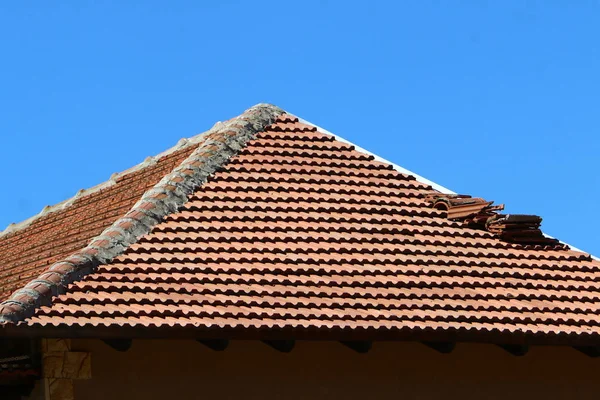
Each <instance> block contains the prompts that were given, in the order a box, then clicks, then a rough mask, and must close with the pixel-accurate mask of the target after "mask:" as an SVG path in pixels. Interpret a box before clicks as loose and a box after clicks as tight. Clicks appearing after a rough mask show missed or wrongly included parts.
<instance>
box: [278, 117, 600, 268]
mask: <svg viewBox="0 0 600 400" xmlns="http://www.w3.org/2000/svg"><path fill="white" fill-rule="evenodd" d="M288 114H290V115H294V114H292V113H289V112H288ZM294 117H296V118H298V121H300V122H301V123H303V124H306V125H310V126H314V127H315V128H317V130H318V131H319V132H321V133H325V134H327V135H331V136H333V137H335V139H336V140H338V141H340V142H343V143H347V144H349V145H352V146H354V148H355V149H356V150H357V151H360V152H362V153H365V154H368V155H370V156H373V157H374V159H375V160H376V161H380V162H383V163H386V164H389V165H391V166H392V168H394V169H395V170H396V171H398V172H400V173H402V174H407V175H412V176H413V177H414V178H415V179H416V180H417V181H419V182H421V183H424V184H426V185H429V186H431V187H432V188H433V189H434V190H437V191H438V192H440V193H444V194H457V193H456V192H454V191H452V190H450V189H448V188H446V187H444V186H442V185H439V184H437V183H435V182H433V181H431V180H429V179H427V178H425V177H423V176H421V175H419V174H416V173H414V172H412V171H409V170H408V169H406V168H403V167H401V166H399V165H398V164H395V163H393V162H391V161H388V160H386V159H385V158H383V157H380V156H378V155H377V154H375V153H372V152H370V151H369V150H366V149H364V148H362V147H360V146H358V145H356V144H355V143H352V142H351V141H349V140H346V139H344V138H343V137H341V136H339V135H336V134H335V133H332V132H330V131H328V130H327V129H324V128H322V127H320V126H319V125H316V124H313V123H312V122H310V121H307V120H305V119H303V118H300V117H299V116H297V115H294ZM542 234H543V235H544V236H545V237H547V238H550V239H556V240H558V241H559V242H560V243H562V244H564V245H566V246H568V247H569V248H570V249H571V250H572V251H576V252H579V253H584V254H588V255H589V256H590V257H591V258H592V259H594V260H596V261H600V257H597V256H595V255H594V254H592V253H589V252H587V251H584V250H581V249H579V248H577V247H575V246H573V245H571V244H569V243H566V242H564V241H562V240H560V239H557V238H555V237H553V236H550V235H548V234H546V233H544V232H542Z"/></svg>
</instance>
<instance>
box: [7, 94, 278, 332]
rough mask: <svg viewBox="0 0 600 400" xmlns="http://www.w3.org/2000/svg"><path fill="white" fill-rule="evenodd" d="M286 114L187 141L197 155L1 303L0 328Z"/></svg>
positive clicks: (148, 226) (125, 241) (217, 128)
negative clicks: (100, 231)
mask: <svg viewBox="0 0 600 400" xmlns="http://www.w3.org/2000/svg"><path fill="white" fill-rule="evenodd" d="M284 113H285V111H284V110H282V109H280V108H279V107H276V106H273V105H270V104H264V103H261V104H257V105H255V106H253V107H251V108H249V109H248V110H246V111H245V112H244V113H242V114H241V115H239V116H237V117H235V118H233V119H230V120H228V121H225V122H218V123H216V124H215V125H214V126H213V127H212V128H211V129H209V130H208V131H206V132H204V133H203V134H200V135H198V136H196V137H195V138H193V139H191V141H194V142H196V143H199V145H198V147H197V148H196V150H194V151H193V152H192V154H190V156H188V157H187V158H186V159H185V160H184V161H182V162H181V164H180V165H179V166H177V167H176V168H175V169H173V170H172V171H171V172H170V173H169V174H167V175H165V176H164V177H163V178H162V179H161V180H160V181H159V182H158V183H157V184H156V185H155V186H154V187H152V188H150V189H149V190H147V191H146V192H145V193H144V194H143V195H142V197H141V199H140V200H139V201H138V202H137V203H136V204H135V205H134V206H133V207H132V208H131V209H130V210H129V212H127V214H125V215H124V216H123V217H121V218H119V219H118V220H116V221H115V222H114V223H113V224H112V225H111V226H109V227H108V228H107V229H105V230H104V231H103V232H102V233H101V234H100V235H99V236H96V237H95V238H93V239H91V241H90V242H89V244H88V245H87V246H86V247H85V248H83V249H81V250H79V251H77V252H75V253H74V254H72V255H71V256H69V257H67V258H65V259H63V260H61V261H58V262H56V263H54V264H52V266H50V268H48V269H47V270H45V271H44V272H42V273H41V274H40V275H39V276H38V277H37V278H35V279H33V280H31V281H30V282H29V283H27V284H26V285H25V286H24V287H22V288H20V289H18V290H16V291H15V292H14V293H13V294H12V295H11V296H10V297H9V298H8V299H7V300H5V301H3V302H2V303H1V304H0V326H1V325H6V324H16V323H18V322H21V321H23V320H25V319H26V318H28V317H30V316H31V315H33V313H34V312H35V310H36V309H37V308H38V307H40V306H43V305H48V304H50V303H51V299H52V297H54V296H56V295H58V294H61V293H64V292H65V290H66V287H67V285H69V284H71V283H73V282H76V281H78V280H80V279H81V278H82V277H84V276H86V275H88V274H90V273H92V272H94V271H95V270H96V269H97V267H98V266H99V265H102V264H105V263H107V262H109V261H110V260H112V259H114V258H115V257H117V256H118V255H120V254H122V253H123V252H124V251H125V250H126V249H127V248H128V247H129V246H130V245H131V244H133V243H135V242H137V241H138V240H139V239H140V238H141V237H142V236H144V235H145V234H146V233H148V232H150V231H151V230H152V228H154V226H155V225H156V224H158V223H159V222H160V221H161V220H162V219H163V218H164V217H165V216H167V215H169V214H171V213H173V212H175V211H176V210H178V209H179V208H180V207H181V206H182V205H183V204H185V203H186V202H187V200H188V196H189V195H191V194H192V193H193V192H194V191H195V190H196V189H197V188H198V187H199V186H200V185H202V184H203V183H205V182H206V180H207V179H208V177H209V176H211V175H212V174H213V173H214V172H216V171H217V170H218V169H219V168H220V167H221V165H223V164H224V163H225V162H227V161H228V160H229V159H230V158H231V157H232V156H234V155H236V154H237V153H238V152H239V151H240V150H241V149H242V148H244V147H245V145H246V143H247V142H248V141H249V140H251V139H253V138H254V137H255V136H256V134H257V133H259V132H261V131H263V130H264V129H265V128H266V127H267V126H269V125H271V124H272V123H274V122H275V121H276V120H277V118H278V117H279V116H280V115H282V114H284Z"/></svg>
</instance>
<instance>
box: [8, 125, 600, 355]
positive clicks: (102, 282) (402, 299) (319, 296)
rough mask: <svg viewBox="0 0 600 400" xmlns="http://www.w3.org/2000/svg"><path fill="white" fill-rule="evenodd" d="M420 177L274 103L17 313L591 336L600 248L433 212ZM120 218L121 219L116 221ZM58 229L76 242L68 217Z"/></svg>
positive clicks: (91, 323)
mask: <svg viewBox="0 0 600 400" xmlns="http://www.w3.org/2000/svg"><path fill="white" fill-rule="evenodd" d="M203 151H205V152H207V154H208V153H211V152H214V149H212V148H207V149H205V150H203ZM178 161H180V160H179V159H177V160H175V159H173V163H174V164H175V163H176V162H178ZM165 168H166V167H165ZM171 168H172V167H171ZM166 169H168V168H166ZM167 172H168V171H167ZM167 172H165V174H166V173H167ZM192 172H193V171H188V172H185V171H184V172H183V173H192ZM123 181H125V179H123ZM178 181H184V178H181V177H179V178H177V179H171V180H170V182H171V183H170V184H171V185H175V186H177V185H178V183H177V182H178ZM431 191H432V188H431V187H430V186H428V185H427V184H424V183H421V182H419V181H417V180H416V179H415V178H414V177H412V176H410V175H406V174H403V173H400V172H397V171H396V170H394V169H393V168H392V167H391V166H390V165H387V164H385V163H382V162H379V161H376V160H374V158H373V156H371V155H368V154H363V153H361V152H358V151H356V150H355V149H354V147H353V146H352V145H349V144H347V143H344V142H340V141H337V140H336V139H335V138H334V137H333V136H331V135H326V134H323V133H321V132H319V131H317V129H316V128H315V127H313V126H310V125H306V124H304V123H301V122H299V121H298V119H297V118H296V117H294V116H291V115H289V114H282V115H281V116H280V117H279V118H278V119H277V121H276V122H275V123H273V124H271V125H270V126H268V127H266V128H265V129H262V130H261V131H260V132H259V133H258V134H256V135H255V136H254V137H253V139H251V140H250V141H248V142H247V143H246V144H245V146H244V147H243V148H242V149H241V150H240V151H238V152H236V153H235V154H234V155H233V157H231V158H230V159H229V160H228V162H223V164H222V165H221V167H220V168H219V169H218V170H217V171H216V172H215V173H214V174H211V175H210V177H208V178H207V180H206V182H204V183H202V182H201V184H200V185H197V186H196V187H194V188H193V190H192V192H191V193H190V194H189V196H188V200H187V201H185V202H184V203H183V204H182V205H181V206H179V208H178V209H177V210H176V211H175V212H169V213H167V215H166V216H165V217H164V218H161V220H160V222H158V223H157V224H156V225H155V226H153V228H152V231H151V232H150V233H147V234H145V235H143V236H141V237H140V238H139V240H138V241H137V243H133V244H131V245H129V246H128V247H127V248H126V249H125V250H124V252H123V253H122V254H120V255H118V256H117V257H116V258H115V259H114V260H112V261H111V262H108V263H101V265H99V266H98V267H97V268H94V270H93V271H91V273H88V274H86V275H85V276H83V277H82V278H81V279H76V280H74V281H73V282H72V283H71V284H70V285H69V286H68V288H67V290H66V293H63V294H59V295H58V296H56V297H54V298H53V300H52V303H51V304H47V305H45V306H42V307H39V308H36V309H35V311H34V314H33V315H31V316H30V317H28V318H26V319H25V320H24V321H23V322H21V323H20V324H19V327H21V328H23V329H25V328H50V327H57V328H59V327H79V328H84V327H94V329H101V328H111V329H112V328H114V329H126V328H135V327H144V328H145V329H158V330H162V331H163V332H169V329H188V328H193V329H194V330H198V329H200V330H202V331H203V332H212V335H219V334H223V335H225V336H227V335H229V336H236V337H244V335H246V334H247V335H248V337H251V334H250V333H249V332H262V334H266V333H265V332H269V331H279V330H281V331H282V332H283V331H285V332H295V334H296V335H300V336H302V335H304V337H318V336H319V335H322V334H331V335H337V336H335V337H336V338H342V337H344V335H346V334H347V335H353V332H354V333H356V332H360V333H361V335H363V336H361V337H365V338H378V337H384V338H387V339H393V338H402V337H405V335H412V334H415V335H426V334H427V335H429V334H435V335H438V334H439V335H444V334H450V335H451V337H452V338H454V339H458V340H461V338H462V339H464V340H481V341H493V340H500V339H494V338H502V340H505V339H506V338H507V337H513V338H518V340H525V341H527V342H532V343H533V342H543V343H563V344H565V343H566V344H576V343H588V342H590V341H595V340H596V341H597V340H598V338H599V334H600V262H598V261H596V260H593V259H592V258H591V257H590V256H589V255H587V254H583V253H580V252H575V251H572V250H570V249H568V248H567V247H565V246H563V245H560V244H557V245H523V244H518V243H512V242H507V241H503V240H501V239H499V238H498V237H496V236H495V235H493V234H491V233H490V232H487V231H481V230H477V229H471V228H468V227H465V226H463V225H462V224H460V223H457V222H455V221H451V220H448V219H447V218H446V216H445V213H444V212H443V211H442V210H436V209H434V208H432V207H431V205H430V202H429V201H427V196H428V193H431ZM131 197H132V198H133V197H135V196H133V194H132V196H131ZM138 197H141V196H140V195H138ZM106 198H107V199H108V198H112V197H111V196H109V195H107V196H106ZM156 198H157V199H158V200H159V201H160V200H161V199H160V196H156ZM126 202H127V200H123V201H122V203H123V208H126V207H125V203H126ZM90 204H92V205H93V204H95V203H93V202H91V203H90ZM140 204H142V205H143V203H140ZM153 204H154V203H149V204H148V208H149V209H152V207H153ZM130 206H131V205H130ZM119 210H120V209H119ZM136 210H137V211H136V212H137V213H138V214H139V216H140V217H141V216H143V215H145V214H144V212H143V210H144V207H141V208H139V205H138V208H137V209H136ZM124 212H125V211H122V212H121V214H118V213H115V214H118V215H115V216H114V217H111V218H113V219H112V220H111V222H112V221H114V219H115V218H117V217H118V216H120V215H123V214H124ZM111 215H112V214H111ZM129 215H132V214H131V213H130V214H129ZM79 218H80V224H81V225H84V224H90V221H91V220H93V219H94V218H99V217H97V211H96V212H94V210H90V211H89V213H88V214H87V215H86V216H80V217H79ZM99 219H100V221H102V219H101V218H99ZM105 226H106V225H105ZM119 226H120V227H122V228H124V229H128V226H127V221H121V222H120V223H119ZM55 229H57V228H55ZM33 231H35V229H34V230H33ZM33 231H32V232H33ZM63 235H64V237H65V240H66V241H68V240H69V239H71V240H72V241H73V243H74V245H73V246H74V247H76V246H77V245H79V246H80V241H78V240H76V238H78V237H79V236H78V234H77V232H72V231H68V232H66V233H64V234H63ZM81 236H82V237H83V236H86V235H85V234H81ZM90 238H91V236H87V237H86V239H87V240H89V239H90ZM81 240H82V241H83V239H81ZM103 240H104V241H106V239H103ZM98 245H99V246H100V247H101V246H105V245H106V243H104V242H103V241H100V242H99V243H98ZM0 246H2V244H1V243H0ZM42 246H43V245H42ZM64 246H68V244H67V243H65V244H64ZM46 247H48V248H51V247H52V246H50V245H48V244H46ZM40 248H45V247H40ZM0 251H1V248H0ZM37 254H38V253H37V252H36V251H35V250H34V249H30V250H27V255H26V256H20V255H17V254H16V253H10V254H9V252H5V253H2V256H3V257H7V258H10V257H13V258H14V259H15V260H29V259H27V258H22V257H31V258H32V259H35V257H36V255H37ZM44 254H45V253H44ZM62 256H63V255H62V254H58V255H57V257H55V258H56V259H60V258H61V257H62ZM15 262H17V261H15ZM21 262H22V263H23V264H25V265H28V262H24V261H21ZM44 262H45V263H46V265H47V264H48V263H49V261H47V259H45V261H44ZM36 271H38V272H39V269H37V270H36ZM19 284H21V285H22V282H21V281H19V282H15V283H14V284H13V286H11V287H16V286H15V285H19ZM196 332H197V331H196ZM219 332H221V333H219ZM507 335H508V336H507ZM331 337H333V336H331ZM439 337H442V336H439ZM515 340H516V339H515Z"/></svg>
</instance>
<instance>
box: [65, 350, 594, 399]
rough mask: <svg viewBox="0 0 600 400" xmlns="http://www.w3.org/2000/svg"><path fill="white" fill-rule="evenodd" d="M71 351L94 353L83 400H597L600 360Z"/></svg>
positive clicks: (399, 353)
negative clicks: (336, 399)
mask: <svg viewBox="0 0 600 400" xmlns="http://www.w3.org/2000/svg"><path fill="white" fill-rule="evenodd" d="M73 350H74V351H90V352H91V353H92V368H93V371H92V373H93V379H91V380H82V381H76V383H75V395H76V398H77V399H85V400H96V399H97V400H106V399H111V400H120V399H123V400H125V399H127V400H131V399H145V400H153V399H157V400H158V399H161V400H164V399H168V400H176V399H177V400H178V399H239V398H244V399H309V398H310V399H332V398H340V399H345V400H351V399H361V400H365V399H373V398H402V399H429V398H461V399H495V398H497V399H505V398H514V399H518V398H527V399H534V398H542V397H543V398H545V399H553V398H562V399H572V398H590V399H592V398H593V399H597V398H600V374H599V372H600V359H592V358H589V357H587V356H585V355H583V354H580V353H579V352H577V351H575V350H573V349H571V348H568V347H565V348H557V347H551V348H543V347H533V348H532V349H531V350H530V352H529V353H528V354H527V355H526V356H524V357H514V356H512V355H510V354H508V353H506V352H505V351H504V350H502V349H500V348H498V347H495V346H492V345H474V344H459V345H457V347H456V349H455V350H454V352H453V353H451V354H439V353H437V352H435V351H434V350H432V349H430V348H428V347H425V346H423V345H422V344H419V343H385V342H380V343H375V344H374V346H373V349H372V350H371V351H370V352H369V353H367V354H358V353H355V352H353V351H351V350H350V349H348V348H346V347H344V346H342V345H341V344H339V343H336V342H298V343H297V345H296V348H295V350H294V351H292V352H291V353H289V354H283V353H279V352H277V351H275V350H273V349H271V348H270V347H267V346H266V345H264V344H262V343H261V342H251V341H248V342H246V341H237V342H236V341H234V342H232V343H231V345H230V347H229V349H227V350H226V351H224V352H215V351H212V350H210V349H208V348H206V347H204V346H203V345H201V344H200V343H197V342H195V341H192V340H189V341H184V340H180V341H157V340H145V341H144V340H137V341H134V343H133V346H132V348H131V349H130V350H129V351H127V352H125V353H120V352H117V351H115V350H113V349H111V348H110V347H108V346H107V345H106V344H104V343H103V342H101V341H97V340H74V341H73Z"/></svg>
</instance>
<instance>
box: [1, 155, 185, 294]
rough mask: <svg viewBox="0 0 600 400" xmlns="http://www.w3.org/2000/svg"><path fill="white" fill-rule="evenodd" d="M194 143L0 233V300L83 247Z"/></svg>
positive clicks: (122, 213)
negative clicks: (20, 225) (18, 227)
mask: <svg viewBox="0 0 600 400" xmlns="http://www.w3.org/2000/svg"><path fill="white" fill-rule="evenodd" d="M193 149H194V147H193V146H188V147H186V148H182V149H180V150H176V151H174V152H172V153H170V154H168V155H165V156H163V157H161V158H159V159H157V160H156V162H152V163H148V164H147V165H146V166H144V167H143V168H139V169H137V170H135V171H133V172H131V173H126V174H123V175H121V176H119V177H117V178H116V179H115V183H114V184H112V185H106V186H105V187H104V188H101V189H100V190H96V191H90V193H89V194H86V193H84V194H82V195H81V196H79V197H78V198H76V199H75V200H74V201H73V202H72V203H71V204H70V205H68V206H67V207H64V208H62V209H59V210H56V211H54V212H49V213H46V214H45V215H42V216H40V217H39V218H37V219H35V220H34V221H33V222H32V223H31V224H29V225H28V226H26V227H24V228H22V229H19V230H17V231H15V232H13V233H8V234H4V235H2V236H0V301H2V300H5V299H6V298H8V296H10V294H11V293H13V292H14V291H15V290H16V289H18V288H21V287H23V286H25V285H26V284H27V283H28V282H29V281H31V280H32V279H33V278H35V277H37V276H39V275H40V273H41V272H42V271H44V270H46V269H47V268H48V267H49V266H50V265H52V264H53V263H55V262H57V261H59V260H62V259H64V258H66V257H68V256H70V255H71V254H72V253H73V252H75V251H77V250H79V249H81V248H83V247H85V246H86V244H87V243H88V242H89V241H90V240H91V239H92V238H94V237H96V236H98V235H99V234H100V233H101V232H102V231H103V230H104V229H106V228H107V227H108V226H110V225H111V224H112V223H113V222H114V221H115V220H117V219H118V218H119V217H121V216H122V215H124V214H125V213H127V211H129V210H130V209H131V207H132V206H133V205H134V204H135V203H136V202H137V201H138V200H139V199H140V197H141V196H142V194H143V193H144V192H145V191H146V190H148V189H149V188H151V187H153V186H154V185H155V184H156V183H157V182H158V181H159V180H160V179H161V178H162V177H163V176H165V175H166V174H168V173H169V172H170V171H171V170H173V168H174V167H176V166H177V165H179V164H180V163H181V161H182V160H184V159H185V158H186V157H187V156H188V155H189V154H190V152H191V151H193Z"/></svg>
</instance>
